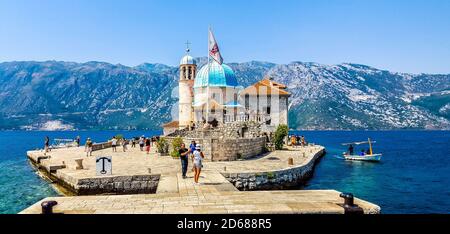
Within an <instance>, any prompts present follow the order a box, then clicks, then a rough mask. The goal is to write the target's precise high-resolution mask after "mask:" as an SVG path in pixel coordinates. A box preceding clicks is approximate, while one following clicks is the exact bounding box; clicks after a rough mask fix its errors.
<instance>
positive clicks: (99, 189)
mask: <svg viewBox="0 0 450 234" xmlns="http://www.w3.org/2000/svg"><path fill="white" fill-rule="evenodd" d="M159 178H160V175H133V176H107V177H96V178H86V179H79V180H74V179H71V178H59V182H60V183H61V185H62V186H64V187H65V188H66V189H68V190H69V191H70V192H71V193H74V194H75V195H99V194H139V193H142V194H143V193H146V194H148V193H155V192H156V188H157V187H158V182H159Z"/></svg>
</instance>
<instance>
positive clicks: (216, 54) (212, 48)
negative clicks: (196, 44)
mask: <svg viewBox="0 0 450 234" xmlns="http://www.w3.org/2000/svg"><path fill="white" fill-rule="evenodd" d="M208 41H209V45H208V48H209V56H211V58H213V59H214V60H216V62H218V63H219V64H220V65H222V63H223V58H222V55H220V50H219V46H218V45H217V42H216V38H214V35H213V33H212V32H211V29H210V30H209V38H208Z"/></svg>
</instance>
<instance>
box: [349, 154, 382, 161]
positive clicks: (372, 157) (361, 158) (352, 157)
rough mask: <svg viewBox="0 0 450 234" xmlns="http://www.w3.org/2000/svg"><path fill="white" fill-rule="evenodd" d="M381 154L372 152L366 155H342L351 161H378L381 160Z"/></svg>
mask: <svg viewBox="0 0 450 234" xmlns="http://www.w3.org/2000/svg"><path fill="white" fill-rule="evenodd" d="M381 156H382V155H381V154H374V155H366V156H359V155H344V158H345V160H351V161H368V162H379V161H380V160H381Z"/></svg>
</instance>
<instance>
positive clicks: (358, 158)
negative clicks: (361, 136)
mask: <svg viewBox="0 0 450 234" xmlns="http://www.w3.org/2000/svg"><path fill="white" fill-rule="evenodd" d="M373 143H375V141H373V142H372V141H371V140H370V138H369V139H368V141H360V142H351V143H344V144H342V145H348V146H350V145H363V144H369V153H368V154H365V155H354V154H352V155H350V154H349V153H348V152H344V153H343V156H344V158H345V160H353V161H368V162H379V161H381V156H383V155H382V154H374V153H373V149H372V144H373Z"/></svg>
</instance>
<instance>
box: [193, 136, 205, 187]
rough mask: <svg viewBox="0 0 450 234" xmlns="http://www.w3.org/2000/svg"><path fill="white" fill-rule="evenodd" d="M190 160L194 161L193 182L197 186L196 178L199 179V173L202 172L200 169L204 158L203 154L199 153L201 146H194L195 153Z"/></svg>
mask: <svg viewBox="0 0 450 234" xmlns="http://www.w3.org/2000/svg"><path fill="white" fill-rule="evenodd" d="M192 158H193V159H194V173H195V174H194V181H195V183H196V184H198V178H200V172H201V171H202V167H203V164H202V162H203V159H204V158H205V155H204V154H203V152H202V151H201V146H200V145H198V144H197V145H196V146H195V151H194V153H193V154H192Z"/></svg>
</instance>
